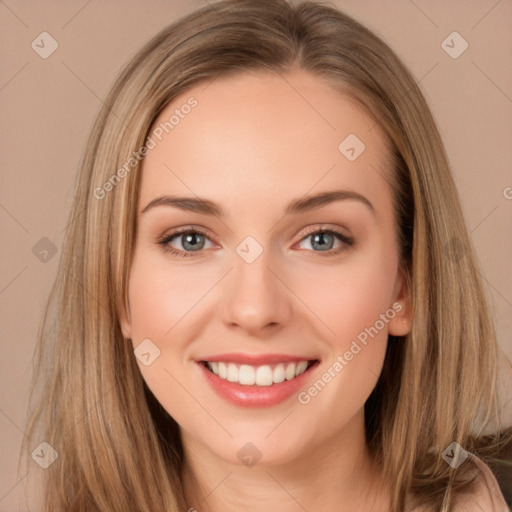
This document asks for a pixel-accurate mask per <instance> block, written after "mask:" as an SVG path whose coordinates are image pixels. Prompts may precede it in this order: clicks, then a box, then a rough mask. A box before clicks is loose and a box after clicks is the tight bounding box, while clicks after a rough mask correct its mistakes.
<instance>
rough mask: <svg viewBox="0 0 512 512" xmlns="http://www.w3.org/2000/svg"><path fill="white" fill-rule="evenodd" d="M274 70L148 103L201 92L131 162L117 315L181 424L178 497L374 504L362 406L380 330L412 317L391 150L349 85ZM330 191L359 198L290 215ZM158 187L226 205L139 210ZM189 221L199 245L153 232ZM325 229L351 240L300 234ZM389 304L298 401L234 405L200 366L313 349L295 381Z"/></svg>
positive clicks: (193, 503)
mask: <svg viewBox="0 0 512 512" xmlns="http://www.w3.org/2000/svg"><path fill="white" fill-rule="evenodd" d="M285 76H286V80H285V79H283V77H281V76H279V75H278V74H272V73H261V72H259V73H255V72H250V73H249V72H247V73H243V74H238V75H236V76H230V77H219V78H217V79H216V80H214V81H213V82H211V83H210V84H209V85H208V86H206V85H205V84H204V83H203V84H200V85H199V86H197V87H194V88H193V89H190V90H189V91H187V92H186V93H184V94H183V95H182V96H180V97H178V98H176V99H175V100H174V101H173V102H172V104H170V105H169V106H168V107H167V108H166V109H165V110H164V111H163V112H162V113H161V114H160V116H159V118H158V119H157V121H156V123H155V126H157V125H158V124H159V123H160V122H163V121H166V120H168V119H169V117H170V116H171V115H172V114H173V112H174V109H176V108H179V107H180V106H181V105H183V104H185V103H186V101H187V99H188V98H190V97H191V96H193V97H194V98H196V100H197V102H198V104H197V106H196V107H195V108H193V109H192V110H191V112H190V113H189V114H188V115H187V116H185V117H184V118H183V119H181V120H180V122H179V124H178V125H177V126H175V127H174V129H173V130H172V131H170V132H169V134H167V135H166V136H165V137H163V139H162V141H161V142H160V141H159V142H158V144H157V145H156V147H155V148H154V149H152V150H151V151H150V152H149V153H148V155H147V156H146V157H145V159H144V163H143V173H142V182H141V189H140V200H139V205H138V232H137V241H136V246H135V253H134V261H133V265H132V268H131V275H130V282H129V310H128V311H127V312H123V313H122V314H121V325H122V329H123V333H124V334H125V336H126V337H128V338H131V340H132V343H133V346H134V347H137V346H138V345H139V344H140V343H141V342H142V341H143V340H145V339H150V340H151V341H152V343H154V345H156V346H157V347H158V349H159V350H160V356H159V357H158V358H156V359H155V360H154V362H153V363H152V364H150V365H149V366H144V365H142V364H140V363H138V364H139V368H140V370H141V373H142V376H143V378H144V379H145V381H146V383H147V384H148V386H149V388H150V389H151V391H152V392H153V394H154V395H155V396H156V398H157V399H158V400H159V402H160V403H161V404H162V405H163V407H164V408H165V409H166V410H167V411H168V413H169V414H170V415H171V416H172V417H173V418H174V419H175V420H176V421H177V422H178V424H179V425H180V428H181V432H182V440H183V446H184V451H185V461H186V463H185V469H186V471H185V472H184V488H185V495H186V498H187V504H189V506H190V507H194V508H196V509H197V510H198V511H204V510H211V511H221V510H222V511H227V512H230V511H235V510H241V509H243V510H251V511H268V510H269V509H272V510H280V511H286V512H292V511H299V510H304V509H306V510H324V511H326V512H327V511H340V510H346V511H352V510H358V511H363V512H364V511H370V510H372V511H382V512H384V511H387V510H389V488H387V487H386V486H385V485H380V484H379V478H380V476H381V474H380V468H379V467H378V465H377V464H376V463H374V461H373V460H372V458H371V456H370V454H369V452H368V450H367V447H366V444H365V432H364V410H363V407H364V403H365V401H366V399H367V398H368V396H369V395H370V393H371V391H372V390H373V388H374V387H375V384H376V382H377V379H378V375H379V374H380V371H381V368H382V364H383V360H384V355H385V351H386V344H387V337H388V334H394V335H397V336H401V335H405V334H406V333H407V332H408V331H409V329H410V322H411V319H410V316H411V308H410V304H409V302H408V298H407V297H408V294H407V290H406V286H405V280H404V279H403V276H402V274H401V273H400V272H399V248H398V246H397V242H396V233H395V227H394V218H393V200H392V195H391V190H390V187H389V185H388V183H387V182H386V180H385V179H384V178H383V175H385V173H386V172H387V171H388V170H387V169H386V161H387V158H388V157H389V154H388V153H387V151H388V150H387V146H386V141H385V138H384V136H383V134H382V133H381V132H380V130H379V128H378V127H376V126H375V121H374V120H373V119H372V118H371V117H369V116H368V115H367V114H365V113H364V112H363V111H362V110H361V109H360V108H358V107H357V106H356V105H355V104H354V103H353V102H351V101H350V100H349V99H348V97H346V96H344V95H342V94H340V92H338V91H335V90H334V89H333V88H332V87H330V86H329V85H328V84H327V83H326V82H325V81H323V80H321V79H319V78H318V77H314V76H312V75H310V74H308V73H306V72H304V71H300V70H294V71H293V72H288V73H287V74H286V75H285ZM349 134H355V135H356V136H357V137H358V138H359V139H360V140H362V141H363V142H364V144H365V146H366V149H365V150H364V151H363V152H362V153H361V154H360V156H359V157H358V158H356V159H355V160H354V161H349V160H348V159H347V158H346V157H345V156H344V155H343V154H342V153H341V152H340V150H338V146H339V144H340V142H342V140H344V139H345V138H346V137H347V136H348V135H349ZM335 190H344V191H350V192H351V193H353V194H358V195H359V196H362V197H363V198H364V199H360V198H357V197H355V196H353V197H348V198H347V197H345V199H342V200H336V201H331V202H327V203H324V204H323V205H321V206H317V207H316V208H314V209H307V210H304V211H301V212H291V213H288V214H286V215H285V208H286V206H287V205H288V204H289V203H290V202H292V201H294V200H297V199H304V196H312V195H315V194H319V193H323V192H330V191H335ZM165 195H173V196H187V197H192V198H196V199H197V198H198V197H200V198H204V199H208V200H209V201H212V202H214V203H216V204H217V205H218V206H219V207H220V208H221V209H222V215H220V214H218V215H208V214H206V213H203V212H197V211H191V210H185V209H180V208H178V207H176V206H169V205H157V206H153V207H152V208H148V209H147V210H146V211H144V212H143V210H144V209H145V208H146V207H147V205H148V204H149V203H150V202H151V201H153V200H154V199H155V198H159V197H161V196H165ZM368 203H371V206H370V205H369V204H368ZM190 226H192V227H193V228H196V229H201V230H202V231H204V232H205V233H206V235H201V234H199V235H196V236H197V237H198V238H196V245H198V242H200V244H199V245H201V244H203V245H202V248H201V249H200V250H197V251H194V250H193V249H191V248H190V247H191V246H190V245H187V243H186V241H187V240H186V236H179V235H178V236H175V237H174V238H173V239H171V240H170V241H169V237H167V240H168V242H167V246H168V247H170V248H171V249H174V250H176V251H178V253H187V254H190V253H191V256H190V257H181V256H179V255H175V254H172V253H170V252H166V251H165V250H164V247H163V245H161V244H159V243H158V241H159V240H161V239H162V238H165V237H166V236H167V235H169V234H170V233H171V232H172V231H174V230H178V229H180V228H181V229H183V228H190ZM313 228H314V230H313ZM308 229H309V230H310V231H308ZM322 230H323V231H322ZM329 230H337V231H340V232H341V233H342V234H343V235H344V236H345V237H348V238H349V239H352V240H353V243H352V245H350V244H349V243H347V242H346V239H343V240H345V241H342V239H338V238H337V237H336V236H334V235H327V237H326V238H324V242H325V244H326V245H324V246H322V247H324V248H325V247H326V246H327V247H328V249H327V250H322V247H321V246H320V245H319V244H318V243H317V242H316V240H317V239H318V237H316V238H315V235H312V234H311V233H312V232H324V233H325V232H326V231H329ZM248 236H251V237H252V238H253V239H254V240H256V241H257V244H259V246H260V247H261V248H262V249H263V252H262V253H261V254H260V255H259V256H258V257H257V258H256V259H255V260H254V261H253V262H251V263H248V262H247V261H246V260H245V259H244V258H242V257H241V256H240V255H239V253H237V251H236V249H237V247H238V246H239V245H240V243H241V242H242V241H243V240H244V239H245V238H246V237H248ZM187 248H188V249H187ZM251 250H254V249H251ZM397 302H400V304H401V305H402V307H401V309H400V311H399V312H396V314H395V312H394V311H393V318H391V319H389V320H388V321H387V322H386V323H385V324H384V326H383V327H382V328H380V330H378V334H377V335H375V336H374V337H373V338H369V342H368V343H367V345H365V346H364V347H363V348H362V349H361V350H360V351H359V352H358V353H357V355H356V356H354V357H353V358H352V359H351V360H350V361H348V364H347V365H346V366H345V367H344V368H343V370H342V371H339V372H337V373H335V377H333V378H332V379H331V380H330V382H329V383H328V384H327V385H326V386H325V387H324V388H323V389H322V390H321V392H319V393H318V394H317V395H316V396H314V397H313V398H311V400H310V401H309V402H308V403H307V404H303V403H299V401H298V399H297V393H294V394H293V396H290V397H289V398H287V399H286V400H284V401H282V402H280V403H278V404H275V405H272V406H269V407H258V408H249V407H243V406H240V405H236V404H233V403H231V402H229V401H227V400H226V399H224V398H223V397H221V396H219V394H218V393H217V392H216V391H215V390H214V389H212V387H211V386H210V385H208V383H207V382H206V380H205V379H204V376H203V374H202V371H200V369H199V365H198V362H197V359H198V358H199V359H200V358H205V357H206V356H207V355H215V354H225V353H232V352H240V353H249V354H269V353H271V354H290V355H297V356H301V357H305V358H307V359H316V360H318V361H319V363H318V365H317V366H315V367H313V368H311V369H310V370H308V375H307V378H306V380H305V384H304V386H303V387H302V388H301V391H304V390H306V391H307V390H308V389H309V387H310V386H311V385H312V384H313V383H314V382H315V381H317V379H319V378H321V377H322V375H323V374H324V373H325V372H326V371H328V369H329V367H331V374H332V366H333V363H334V362H335V361H336V357H337V356H338V355H340V354H341V355H342V354H344V353H346V351H347V350H349V349H350V346H351V343H352V342H353V340H356V339H357V336H358V335H359V334H360V333H362V332H363V331H364V330H365V329H366V328H369V327H371V326H374V325H376V321H377V320H378V319H379V318H381V317H380V315H382V314H384V313H386V312H387V311H389V310H390V308H392V306H393V304H396V303H397ZM305 377H306V375H305ZM248 442H250V443H252V444H253V445H254V446H256V447H257V449H258V450H259V452H260V453H261V459H260V460H259V461H258V462H257V464H256V465H254V466H253V467H248V466H246V465H244V464H243V463H242V462H241V460H240V459H239V458H238V456H237V453H238V452H239V450H240V449H241V448H242V447H244V446H245V445H246V444H247V443H248Z"/></svg>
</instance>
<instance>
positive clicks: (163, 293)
mask: <svg viewBox="0 0 512 512" xmlns="http://www.w3.org/2000/svg"><path fill="white" fill-rule="evenodd" d="M214 283H215V276H212V275H211V272H209V273H208V274H205V272H204V270H201V269H200V268H199V267H197V266H196V267H194V266H193V267H188V268H185V267H183V268H174V269H171V268H169V265H168V264H167V265H166V264H165V259H164V258H159V259H157V258H146V257H141V258H139V259H138V260H136V261H134V265H133V267H132V272H131V276H130V287H129V296H130V311H131V321H132V337H133V338H137V337H139V338H140V337H141V336H142V337H149V338H151V336H154V337H155V338H156V339H160V340H163V339H167V338H172V337H173V336H172V334H173V329H174V328H175V326H177V325H178V324H179V323H180V322H181V321H182V320H184V321H185V322H186V321H187V320H188V319H187V318H186V317H187V315H189V314H191V313H192V312H193V309H194V307H195V306H196V305H198V304H199V302H200V301H201V298H202V297H203V296H204V295H205V293H206V292H207V291H208V290H209V289H210V288H211V287H212V285H213V284H214Z"/></svg>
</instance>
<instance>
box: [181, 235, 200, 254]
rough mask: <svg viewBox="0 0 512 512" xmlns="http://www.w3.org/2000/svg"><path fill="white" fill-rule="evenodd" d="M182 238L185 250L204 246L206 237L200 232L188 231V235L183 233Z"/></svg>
mask: <svg viewBox="0 0 512 512" xmlns="http://www.w3.org/2000/svg"><path fill="white" fill-rule="evenodd" d="M182 239H183V248H184V249H185V250H191V251H197V250H200V249H202V248H203V246H204V237H203V235H201V234H200V233H187V234H186V235H182ZM198 239H199V242H198Z"/></svg>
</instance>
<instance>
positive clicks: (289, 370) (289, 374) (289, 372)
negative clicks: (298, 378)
mask: <svg viewBox="0 0 512 512" xmlns="http://www.w3.org/2000/svg"><path fill="white" fill-rule="evenodd" d="M284 374H285V377H286V380H292V379H293V378H294V377H295V363H288V366H287V367H286V371H285V373H284Z"/></svg>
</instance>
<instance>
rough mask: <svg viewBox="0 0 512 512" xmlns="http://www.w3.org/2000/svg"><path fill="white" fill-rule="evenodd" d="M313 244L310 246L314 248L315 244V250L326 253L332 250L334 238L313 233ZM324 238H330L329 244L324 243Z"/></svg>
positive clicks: (326, 234)
mask: <svg viewBox="0 0 512 512" xmlns="http://www.w3.org/2000/svg"><path fill="white" fill-rule="evenodd" d="M312 237H313V242H312V244H311V245H312V246H313V247H315V244H318V245H317V246H316V247H315V248H318V249H320V250H321V251H327V250H329V249H332V246H333V242H334V237H333V236H332V235H331V234H330V233H315V234H314V235H312ZM325 237H328V238H330V243H329V242H326V240H325Z"/></svg>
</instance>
